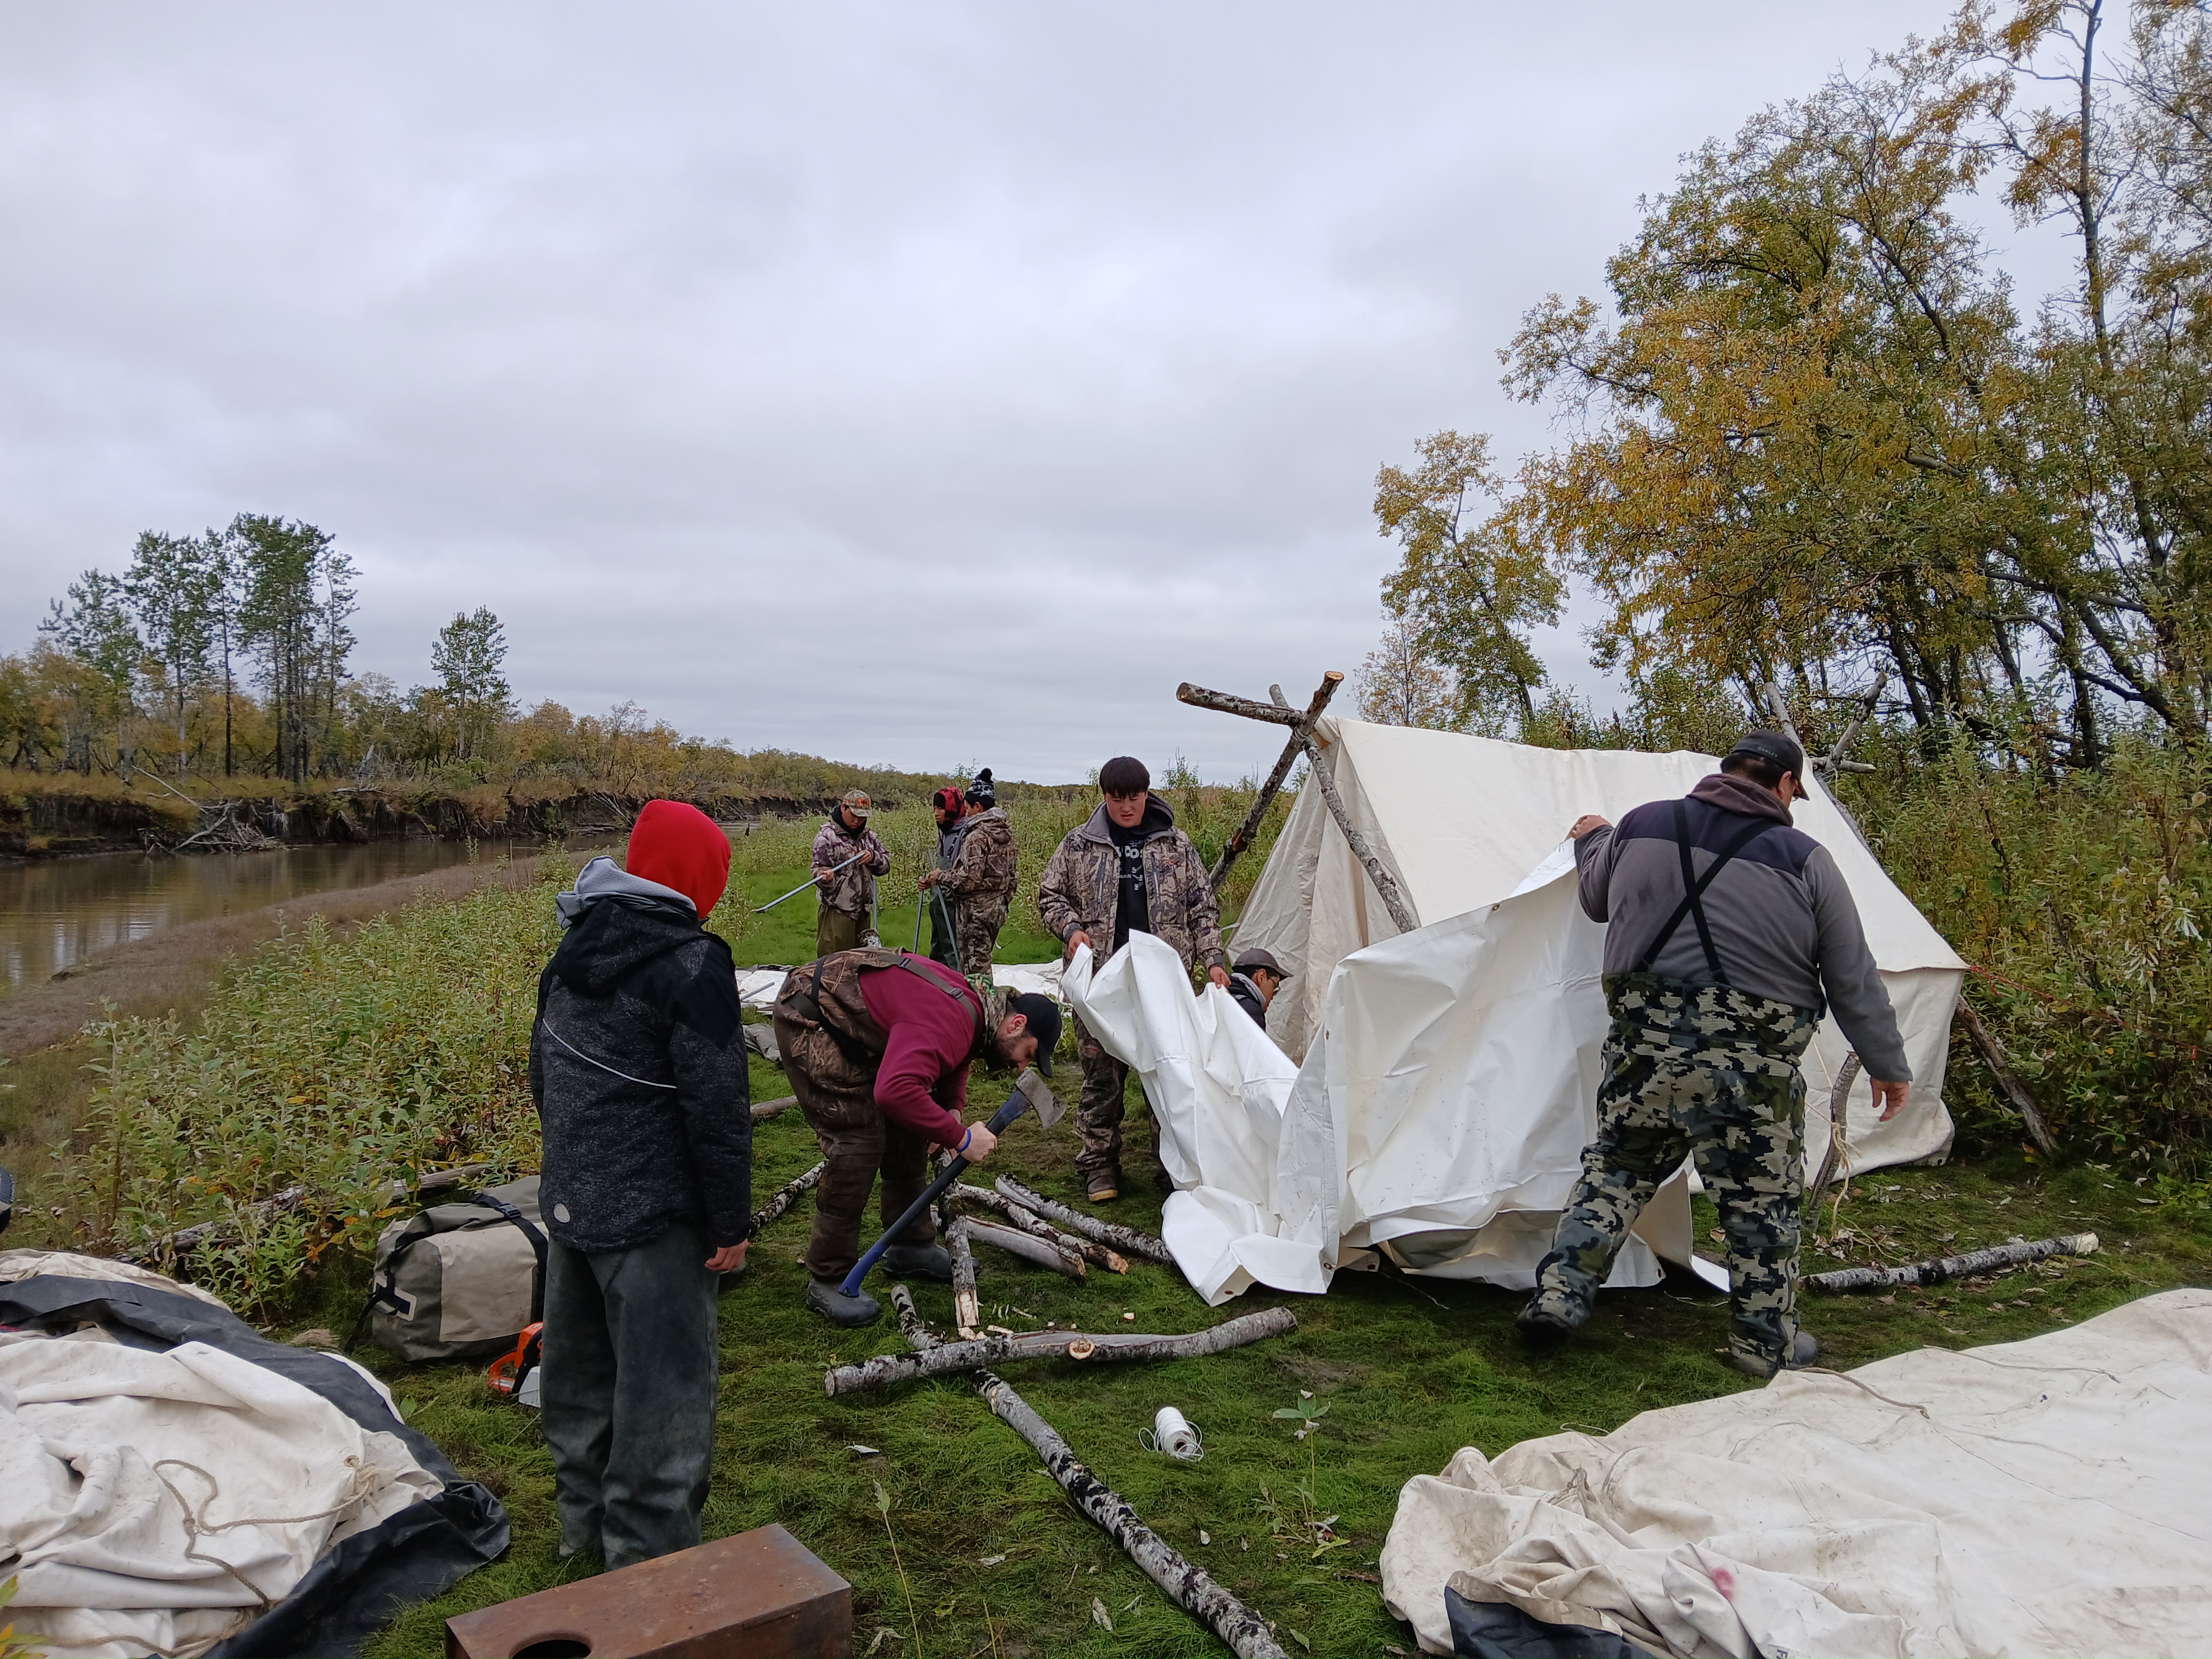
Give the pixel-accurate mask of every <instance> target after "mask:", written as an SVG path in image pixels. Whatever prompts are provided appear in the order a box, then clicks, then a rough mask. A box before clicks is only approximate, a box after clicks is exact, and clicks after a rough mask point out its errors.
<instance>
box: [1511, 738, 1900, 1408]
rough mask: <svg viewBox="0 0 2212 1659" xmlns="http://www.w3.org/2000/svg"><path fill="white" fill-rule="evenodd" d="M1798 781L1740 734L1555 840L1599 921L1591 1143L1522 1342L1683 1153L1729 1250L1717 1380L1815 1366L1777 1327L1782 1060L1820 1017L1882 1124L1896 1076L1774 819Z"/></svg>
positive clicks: (1598, 1271) (1890, 1048)
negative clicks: (1695, 772)
mask: <svg viewBox="0 0 2212 1659" xmlns="http://www.w3.org/2000/svg"><path fill="white" fill-rule="evenodd" d="M1804 768H1805V754H1804V751H1803V750H1802V749H1800V748H1799V747H1798V746H1797V744H1796V740H1795V739H1793V738H1789V737H1786V736H1784V734H1782V733H1781V732H1762V731H1753V732H1746V733H1745V734H1744V735H1743V736H1742V737H1741V738H1738V739H1737V741H1736V744H1735V748H1733V749H1732V750H1729V753H1728V756H1727V757H1726V758H1725V759H1723V761H1722V762H1721V769H1720V770H1719V772H1718V773H1717V774H1715V775H1713V776H1711V777H1709V778H1706V779H1705V780H1703V781H1700V782H1699V785H1698V787H1696V788H1694V789H1692V791H1690V793H1689V794H1688V796H1687V797H1686V798H1685V799H1680V800H1668V801H1654V802H1652V803H1651V804H1650V805H1645V806H1639V807H1638V808H1637V809H1636V810H1635V811H1632V812H1630V813H1629V814H1627V815H1626V817H1623V818H1622V819H1621V821H1620V828H1619V829H1615V828H1613V825H1611V824H1609V823H1607V822H1606V821H1605V820H1604V819H1603V818H1601V817H1596V816H1595V814H1591V815H1586V816H1584V817H1580V818H1577V819H1576V820H1575V823H1574V824H1573V826H1572V827H1571V829H1569V830H1568V832H1567V833H1568V834H1569V835H1570V836H1572V837H1573V839H1574V843H1575V867H1576V871H1577V878H1578V880H1579V882H1580V892H1581V899H1582V907H1583V913H1584V914H1585V915H1588V916H1589V919H1590V920H1591V921H1601V922H1604V923H1605V924H1606V933H1605V995H1606V1002H1607V1007H1608V1008H1609V1009H1610V1011H1611V1012H1612V1015H1613V1029H1612V1030H1611V1032H1610V1033H1609V1034H1608V1035H1607V1038H1606V1044H1605V1052H1604V1054H1603V1057H1602V1061H1601V1065H1602V1071H1601V1081H1600V1083H1599V1085H1598V1093H1597V1139H1595V1140H1594V1141H1592V1142H1591V1143H1590V1144H1589V1146H1587V1147H1585V1148H1584V1149H1583V1176H1582V1180H1581V1182H1580V1183H1579V1184H1578V1185H1577V1187H1576V1188H1575V1191H1574V1195H1573V1197H1572V1198H1571V1199H1570V1200H1568V1203H1567V1208H1566V1210H1565V1212H1564V1213H1563V1214H1562V1215H1561V1216H1560V1218H1559V1231H1557V1233H1556V1234H1555V1235H1554V1236H1553V1241H1552V1250H1551V1254H1550V1255H1547V1256H1546V1257H1545V1258H1544V1260H1543V1261H1542V1263H1541V1265H1540V1266H1539V1267H1538V1268H1537V1270H1536V1293H1535V1295H1534V1297H1532V1298H1530V1300H1529V1303H1528V1306H1527V1307H1525V1308H1523V1309H1522V1310H1521V1313H1520V1316H1519V1317H1518V1319H1517V1320H1516V1324H1517V1325H1518V1326H1519V1328H1520V1330H1521V1334H1522V1336H1523V1337H1524V1338H1526V1339H1527V1340H1528V1341H1529V1342H1530V1343H1532V1344H1534V1345H1536V1346H1553V1345H1555V1344H1557V1343H1559V1342H1562V1341H1565V1340H1566V1339H1567V1338H1568V1337H1569V1336H1571V1335H1572V1334H1574V1332H1575V1331H1576V1330H1577V1329H1578V1328H1580V1327H1581V1326H1582V1324H1583V1322H1584V1321H1586V1320H1587V1319H1589V1313H1590V1305H1591V1304H1592V1302H1593V1301H1594V1300H1595V1297H1596V1295H1597V1289H1598V1286H1599V1285H1602V1284H1603V1283H1605V1280H1606V1276H1607V1273H1610V1272H1611V1271H1612V1269H1613V1257H1614V1255H1616V1254H1617V1253H1618V1252H1619V1250H1620V1246H1621V1244H1622V1243H1623V1241H1624V1240H1626V1237H1627V1236H1628V1230H1629V1228H1630V1226H1631V1225H1633V1224H1634V1222H1635V1220H1636V1218H1637V1216H1638V1214H1639V1213H1640V1212H1642V1210H1643V1208H1644V1206H1645V1205H1646V1204H1648V1203H1650V1201H1651V1195H1652V1194H1653V1193H1655V1192H1656V1191H1657V1190H1658V1188H1659V1184H1660V1183H1661V1182H1663V1181H1666V1180H1667V1179H1668V1177H1670V1176H1672V1175H1673V1174H1674V1171H1675V1170H1678V1169H1680V1167H1681V1164H1682V1159H1683V1158H1684V1157H1685V1156H1687V1157H1689V1158H1693V1159H1694V1160H1695V1161H1696V1164H1697V1168H1698V1174H1699V1177H1700V1178H1701V1179H1702V1180H1703V1181H1704V1182H1705V1191H1706V1192H1707V1193H1709V1194H1711V1196H1712V1200H1713V1203H1714V1205H1715V1206H1716V1207H1717V1208H1718V1210H1719V1211H1720V1217H1721V1227H1722V1231H1723V1233H1724V1234H1725V1235H1726V1237H1727V1239H1728V1264H1729V1285H1730V1290H1729V1352H1728V1363H1729V1364H1730V1365H1731V1366H1733V1367H1734V1368H1735V1370H1740V1371H1743V1372H1746V1373H1747V1374H1748V1375H1750V1376H1759V1377H1767V1376H1773V1375H1774V1373H1775V1372H1776V1371H1777V1370H1796V1369H1797V1368H1799V1367H1802V1366H1804V1365H1807V1364H1811V1363H1812V1361H1813V1360H1814V1359H1815V1358H1818V1357H1819V1354H1820V1345H1819V1344H1818V1343H1817V1342H1815V1341H1814V1340H1813V1338H1812V1335H1811V1334H1810V1333H1809V1332H1806V1331H1801V1330H1800V1329H1798V1328H1797V1237H1798V1216H1799V1211H1800V1208H1801V1206H1802V1201H1803V1191H1802V1188H1803V1184H1804V1146H1805V1079H1804V1077H1803V1075H1802V1073H1800V1072H1799V1071H1798V1069H1797V1060H1798V1056H1799V1055H1801V1054H1803V1053H1804V1052H1805V1045H1806V1044H1807V1043H1808V1042H1811V1041H1812V1037H1813V1032H1814V1028H1816V1027H1817V1026H1818V1025H1819V1024H1820V1017H1821V1014H1822V1012H1824V1011H1825V1010H1826V1009H1828V1008H1830V1007H1832V1008H1833V1009H1834V1010H1835V1012H1836V1023H1837V1024H1839V1025H1841V1026H1842V1027H1843V1028H1844V1036H1846V1037H1848V1038H1849V1039H1850V1043H1851V1046H1852V1047H1853V1048H1856V1049H1857V1051H1858V1054H1859V1056H1860V1058H1861V1059H1863V1060H1864V1061H1865V1062H1866V1068H1867V1075H1868V1077H1869V1079H1875V1082H1874V1085H1873V1086H1874V1099H1875V1105H1876V1106H1877V1107H1878V1108H1879V1109H1881V1117H1882V1121H1885V1122H1887V1121H1888V1120H1889V1119H1891V1118H1893V1117H1894V1116H1896V1115H1897V1114H1898V1113H1899V1111H1901V1110H1903V1109H1904V1107H1905V1098H1906V1096H1907V1094H1908V1093H1909V1091H1910V1089H1911V1080H1912V1070H1911V1066H1909V1065H1908V1064H1907V1063H1906V1061H1905V1042H1904V1039H1903V1038H1902V1037H1901V1036H1899V1032H1898V1029H1897V1015H1896V1013H1895V1012H1894V1011H1893V1009H1892V1008H1891V1006H1890V1001H1889V994H1888V992H1887V990H1885V989H1884V988H1883V986H1882V982H1881V974H1880V973H1879V972H1878V971H1877V970H1876V969H1875V960H1874V952H1873V951H1870V950H1869V949H1868V948H1867V942H1866V933H1865V931H1864V929H1863V928H1862V927H1861V926H1860V924H1859V913H1858V907H1857V905H1856V904H1854V903H1853V902H1851V890H1850V888H1849V887H1848V886H1846V885H1845V884H1844V877H1843V872H1841V871H1840V870H1838V868H1837V867H1836V861H1835V860H1834V858H1833V857H1832V856H1831V855H1830V854H1829V852H1828V850H1827V848H1825V847H1823V846H1821V845H1820V842H1816V841H1814V839H1813V838H1812V837H1811V836H1808V835H1806V834H1805V833H1804V832H1803V831H1802V830H1801V829H1796V828H1795V827H1794V826H1793V825H1792V823H1791V822H1790V802H1791V801H1793V800H1795V799H1797V798H1798V797H1800V796H1801V795H1802V794H1803V793H1805V782H1804Z"/></svg>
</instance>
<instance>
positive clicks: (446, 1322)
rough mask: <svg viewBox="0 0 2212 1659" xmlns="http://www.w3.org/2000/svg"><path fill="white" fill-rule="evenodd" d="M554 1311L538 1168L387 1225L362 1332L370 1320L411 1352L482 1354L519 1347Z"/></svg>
mask: <svg viewBox="0 0 2212 1659" xmlns="http://www.w3.org/2000/svg"><path fill="white" fill-rule="evenodd" d="M544 1309H545V1233H544V1229H543V1227H542V1226H541V1225H539V1219H538V1177H537V1176H528V1177H526V1179H524V1180H521V1181H517V1182H510V1183H509V1184H508V1185H507V1186H504V1187H487V1188H484V1189H483V1191H482V1192H479V1193H462V1194H459V1195H458V1196H456V1197H454V1198H453V1199H452V1200H449V1201H447V1202H446V1203H443V1204H434V1205H432V1206H430V1207H429V1208H428V1209H427V1210H425V1211H423V1212H422V1214H420V1215H417V1216H413V1217H410V1218H407V1219H404V1220H398V1221H394V1222H393V1223H392V1225H390V1226H388V1227H386V1229H385V1230H384V1231H383V1233H382V1234H381V1235H380V1237H378V1239H377V1241H376V1270H375V1273H374V1276H373V1277H372V1278H371V1279H370V1280H369V1289H368V1306H367V1307H365V1308H363V1309H362V1316H361V1323H360V1324H358V1325H356V1327H355V1328H354V1336H355V1338H356V1340H358V1339H359V1337H360V1336H361V1334H362V1329H363V1328H366V1329H367V1331H368V1334H369V1336H370V1337H371V1338H372V1339H373V1340H374V1341H375V1343H376V1346H378V1347H380V1348H383V1349H385V1350H386V1351H387V1352H391V1353H394V1354H397V1355H398V1356H399V1358H402V1359H475V1358H482V1357H483V1356H484V1355H487V1354H495V1353H498V1352H502V1351H503V1350H507V1349H511V1348H513V1346H514V1344H515V1340H516V1339H517V1338H518V1337H519V1336H520V1335H521V1334H522V1332H523V1329H524V1328H525V1327H526V1326H529V1325H533V1324H535V1323H537V1322H538V1320H539V1319H540V1318H541V1317H542V1316H543V1315H544ZM348 1346H351V1345H350V1344H349V1345H348Z"/></svg>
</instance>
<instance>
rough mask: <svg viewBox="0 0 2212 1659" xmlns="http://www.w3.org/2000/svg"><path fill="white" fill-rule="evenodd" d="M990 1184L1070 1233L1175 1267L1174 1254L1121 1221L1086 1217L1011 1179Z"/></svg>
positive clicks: (1003, 1179) (1005, 1177)
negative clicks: (1079, 1234) (1125, 1225)
mask: <svg viewBox="0 0 2212 1659" xmlns="http://www.w3.org/2000/svg"><path fill="white" fill-rule="evenodd" d="M991 1184H992V1185H993V1186H994V1187H996V1188H998V1189H999V1190H1000V1192H1001V1193H1004V1194H1006V1196H1007V1197H1008V1198H1011V1199H1012V1200H1014V1202H1015V1203H1017V1204H1018V1205H1020V1206H1022V1207H1023V1208H1024V1209H1025V1210H1028V1211H1030V1212H1034V1213H1036V1214H1037V1215H1041V1216H1042V1217H1043V1218H1045V1219H1046V1220H1047V1221H1050V1222H1053V1223H1054V1224H1056V1225H1059V1226H1061V1227H1065V1228H1066V1230H1067V1231H1069V1232H1072V1233H1081V1234H1082V1235H1083V1236H1084V1237H1085V1238H1095V1239H1097V1241H1098V1242H1099V1243H1101V1244H1110V1245H1112V1246H1113V1247H1114V1248H1115V1249H1117V1250H1119V1251H1120V1252H1121V1254H1122V1255H1140V1256H1142V1257H1144V1259H1145V1260H1146V1261H1157V1262H1158V1263H1159V1264H1160V1265H1161V1266H1162V1267H1174V1266H1175V1255H1174V1253H1173V1252H1171V1251H1170V1249H1168V1247H1167V1246H1166V1245H1165V1244H1164V1243H1162V1242H1161V1241H1160V1240H1158V1239H1157V1238H1154V1237H1152V1235H1151V1234H1150V1233H1146V1232H1139V1231H1137V1229H1135V1228H1134V1227H1124V1226H1123V1225H1121V1223H1120V1222H1118V1221H1101V1220H1100V1219H1099V1218H1097V1216H1095V1215H1085V1214H1084V1213H1083V1212H1082V1211H1080V1210H1073V1209H1070V1208H1069V1207H1068V1206H1066V1205H1065V1204H1060V1203H1055V1202H1054V1200H1051V1199H1049V1198H1047V1197H1046V1196H1045V1195H1044V1194H1042V1193H1036V1192H1032V1191H1030V1189H1029V1188H1027V1187H1024V1186H1023V1185H1022V1183H1021V1182H1018V1181H1017V1180H1015V1179H1014V1178H1013V1177H1012V1176H1000V1177H999V1178H998V1179H997V1180H996V1181H994V1182H992V1183H991Z"/></svg>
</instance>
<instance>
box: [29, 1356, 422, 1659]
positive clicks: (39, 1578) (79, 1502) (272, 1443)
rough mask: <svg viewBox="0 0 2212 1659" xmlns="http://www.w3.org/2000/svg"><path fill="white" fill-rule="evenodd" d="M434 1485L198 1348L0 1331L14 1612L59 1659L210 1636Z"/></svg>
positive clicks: (253, 1373) (405, 1462) (341, 1420)
mask: <svg viewBox="0 0 2212 1659" xmlns="http://www.w3.org/2000/svg"><path fill="white" fill-rule="evenodd" d="M443 1485H444V1483H443V1482H442V1481H441V1480H439V1479H438V1478H437V1477H436V1476H435V1475H433V1474H429V1473H428V1471H426V1470H425V1469H424V1468H422V1466H421V1465H420V1464H419V1463H418V1462H416V1460H415V1458H414V1457H413V1456H412V1455H410V1453H409V1451H408V1449H407V1448H406V1446H405V1445H404V1444H403V1443H401V1441H400V1440H399V1439H398V1438H397V1437H395V1436H392V1435H390V1434H383V1433H377V1432H373V1431H368V1430H364V1429H363V1428H362V1426H361V1425H358V1424H356V1422H355V1421H354V1420H353V1419H351V1418H349V1417H348V1416H347V1415H346V1414H345V1413H343V1412H341V1411H340V1410H338V1409H337V1407H335V1406H333V1405H331V1403H330V1402H329V1401H326V1400H325V1399H323V1398H322V1397H321V1396H320V1395H317V1394H315V1393H313V1392H312V1391H310V1390H309V1389H306V1388H303V1387H301V1385H300V1384H299V1383H294V1382H291V1381H289V1380H288V1379H287V1378H285V1377H283V1376H277V1375H276V1373H275V1372H273V1371H270V1370H266V1369H264V1368H263V1367H262V1366H259V1365H257V1364H252V1362H250V1361H248V1360H245V1359H241V1358H236V1357H235V1356H234V1355H231V1354H228V1353H225V1352H222V1351H221V1350H219V1349H216V1348H213V1347H210V1346H207V1345H206V1344H205V1343H201V1342H186V1343H183V1344H181V1345H179V1346H176V1347H174V1348H172V1349H170V1350H168V1351H167V1352H161V1353H155V1352H146V1351H144V1350H142V1349H139V1348H133V1347H125V1346H121V1345H120V1344H118V1343H117V1342H116V1341H115V1340H112V1338H108V1337H105V1336H99V1335H95V1334H92V1333H87V1334H84V1335H80V1336H62V1337H48V1336H41V1335H36V1334H30V1333H27V1332H7V1333H0V1542H4V1545H5V1547H6V1548H7V1550H8V1552H9V1553H10V1554H11V1555H12V1556H13V1557H14V1561H13V1563H12V1565H8V1566H7V1567H6V1568H5V1571H8V1572H11V1573H14V1574H15V1576H16V1577H18V1578H19V1580H20V1584H21V1587H20V1589H19V1590H18V1592H17V1595H16V1597H15V1605H14V1607H13V1609H12V1610H11V1611H12V1616H13V1617H14V1619H15V1626H16V1629H17V1631H18V1632H31V1633H32V1639H33V1640H34V1641H35V1643H36V1644H37V1646H38V1647H39V1650H40V1651H42V1652H45V1653H48V1654H52V1655H54V1656H57V1659H61V1656H92V1655H99V1656H107V1655H116V1656H121V1655H125V1654H143V1653H148V1652H155V1653H197V1652H199V1651H202V1650H204V1649H206V1648H207V1647H209V1646H211V1645H212V1644H214V1643H215V1642H216V1641H218V1640H220V1639H221V1638H222V1637H224V1636H225V1635H228V1633H229V1632H232V1631H234V1630H235V1629H237V1628H239V1627H240V1626H243V1625H245V1624H246V1623H247V1622H248V1621H249V1620H252V1618H253V1617H255V1616H256V1615H257V1614H258V1613H260V1612H261V1611H262V1609H263V1608H264V1607H266V1606H267V1605H268V1604H269V1603H270V1602H274V1601H278V1600H280V1599H282V1598H283V1596H284V1595H286V1594H287V1593H288V1592H289V1590H290V1589H292V1587H293V1586H294V1585H295V1583H298V1582H299V1581H300V1579H301V1577H302V1576H303V1575H304V1574H306V1572H307V1570H308V1568H309V1567H310V1566H312V1565H313V1564H314V1563H315V1561H316V1559H317V1558H318V1557H319V1556H320V1555H322V1554H323V1553H324V1552H325V1550H327V1549H328V1548H330V1547H331V1546H332V1545H334V1544H336V1543H337V1542H339V1541H342V1540H343V1539H345V1538H347V1537H349V1536H351V1535H352V1534H355V1533H357V1532H361V1531H364V1530H366V1529H367V1528H370V1527H373V1526H374V1525H375V1524H377V1523H378V1522H380V1521H382V1520H384V1519H385V1518H386V1516H392V1515H396V1514H398V1512H399V1511H400V1510H404V1509H405V1508H407V1507H408V1506H409V1505H410V1504H413V1503H415V1502H416V1501H417V1500H418V1499H422V1498H435V1496H437V1494H438V1493H439V1492H441V1490H442V1488H443Z"/></svg>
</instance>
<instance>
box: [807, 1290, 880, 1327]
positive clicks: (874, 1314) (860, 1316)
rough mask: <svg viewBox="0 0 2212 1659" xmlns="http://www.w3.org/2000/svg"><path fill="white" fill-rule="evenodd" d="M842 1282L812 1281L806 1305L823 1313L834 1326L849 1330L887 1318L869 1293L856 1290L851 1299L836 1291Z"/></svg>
mask: <svg viewBox="0 0 2212 1659" xmlns="http://www.w3.org/2000/svg"><path fill="white" fill-rule="evenodd" d="M840 1282H841V1281H839V1280H837V1279H810V1280H809V1281H808V1282H807V1285H806V1305H807V1306H808V1307H810V1308H811V1309H812V1310H814V1311H815V1312H816V1313H818V1314H820V1315H821V1316H823V1318H824V1319H826V1320H828V1321H829V1322H830V1323H831V1324H832V1325H842V1326H843V1327H844V1328H846V1329H847V1330H848V1331H853V1330H858V1329H859V1328H860V1327H861V1326H863V1325H872V1324H874V1323H875V1322H877V1321H878V1319H881V1318H882V1317H883V1316H884V1310H883V1304H881V1303H879V1302H878V1301H877V1300H876V1298H875V1297H872V1296H870V1295H869V1294H868V1293H867V1292H866V1291H854V1293H853V1294H852V1295H851V1296H848V1295H846V1294H845V1292H844V1291H841V1290H839V1289H838V1288H837V1286H838V1285H839V1283H840Z"/></svg>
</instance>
